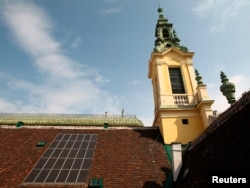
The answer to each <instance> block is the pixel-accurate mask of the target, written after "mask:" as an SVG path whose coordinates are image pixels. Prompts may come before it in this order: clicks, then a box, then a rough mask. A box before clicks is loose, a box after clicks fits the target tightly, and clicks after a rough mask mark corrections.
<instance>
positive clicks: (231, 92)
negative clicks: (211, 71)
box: [220, 71, 236, 105]
mask: <svg viewBox="0 0 250 188" xmlns="http://www.w3.org/2000/svg"><path fill="white" fill-rule="evenodd" d="M220 78H221V82H222V85H221V86H220V91H221V92H222V94H223V95H224V96H225V97H226V98H227V101H228V103H229V104H231V105H232V104H233V103H234V102H235V101H236V100H235V85H234V83H232V82H229V81H228V78H227V76H226V75H225V73H224V72H222V71H221V72H220Z"/></svg>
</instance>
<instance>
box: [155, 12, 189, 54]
mask: <svg viewBox="0 0 250 188" xmlns="http://www.w3.org/2000/svg"><path fill="white" fill-rule="evenodd" d="M158 13H159V18H158V20H157V24H156V28H155V37H156V39H155V47H154V52H163V51H165V50H166V49H168V48H170V47H176V48H179V49H180V50H182V51H184V52H187V51H188V49H187V47H185V46H181V45H180V39H179V38H178V37H177V33H176V31H175V30H174V29H173V24H172V23H168V19H166V18H164V16H163V8H161V7H159V8H158Z"/></svg>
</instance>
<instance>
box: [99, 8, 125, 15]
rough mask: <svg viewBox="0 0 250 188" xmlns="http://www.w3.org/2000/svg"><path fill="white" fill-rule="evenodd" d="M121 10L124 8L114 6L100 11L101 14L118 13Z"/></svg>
mask: <svg viewBox="0 0 250 188" xmlns="http://www.w3.org/2000/svg"><path fill="white" fill-rule="evenodd" d="M121 10H122V8H121V7H112V8H106V9H102V10H101V11H100V13H101V14H117V13H119V12H121Z"/></svg>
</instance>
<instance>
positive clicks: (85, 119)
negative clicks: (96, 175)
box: [0, 113, 143, 127]
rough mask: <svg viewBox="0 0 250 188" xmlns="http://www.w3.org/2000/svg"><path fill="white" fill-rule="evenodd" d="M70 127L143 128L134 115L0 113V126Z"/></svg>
mask: <svg viewBox="0 0 250 188" xmlns="http://www.w3.org/2000/svg"><path fill="white" fill-rule="evenodd" d="M18 122H23V123H24V124H25V125H54V126H59V125H67V126H68V125H71V126H93V125H94V126H103V124H104V123H108V124H109V126H127V127H137V126H138V127H143V123H142V121H141V120H139V119H138V118H137V117H136V116H135V115H114V114H36V113H0V124H4V125H16V124H17V123H18Z"/></svg>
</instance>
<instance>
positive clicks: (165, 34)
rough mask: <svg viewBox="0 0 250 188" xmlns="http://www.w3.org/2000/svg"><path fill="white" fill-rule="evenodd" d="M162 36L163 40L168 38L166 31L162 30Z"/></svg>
mask: <svg viewBox="0 0 250 188" xmlns="http://www.w3.org/2000/svg"><path fill="white" fill-rule="evenodd" d="M162 34H163V38H168V37H169V34H168V30H167V29H163V31H162Z"/></svg>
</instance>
